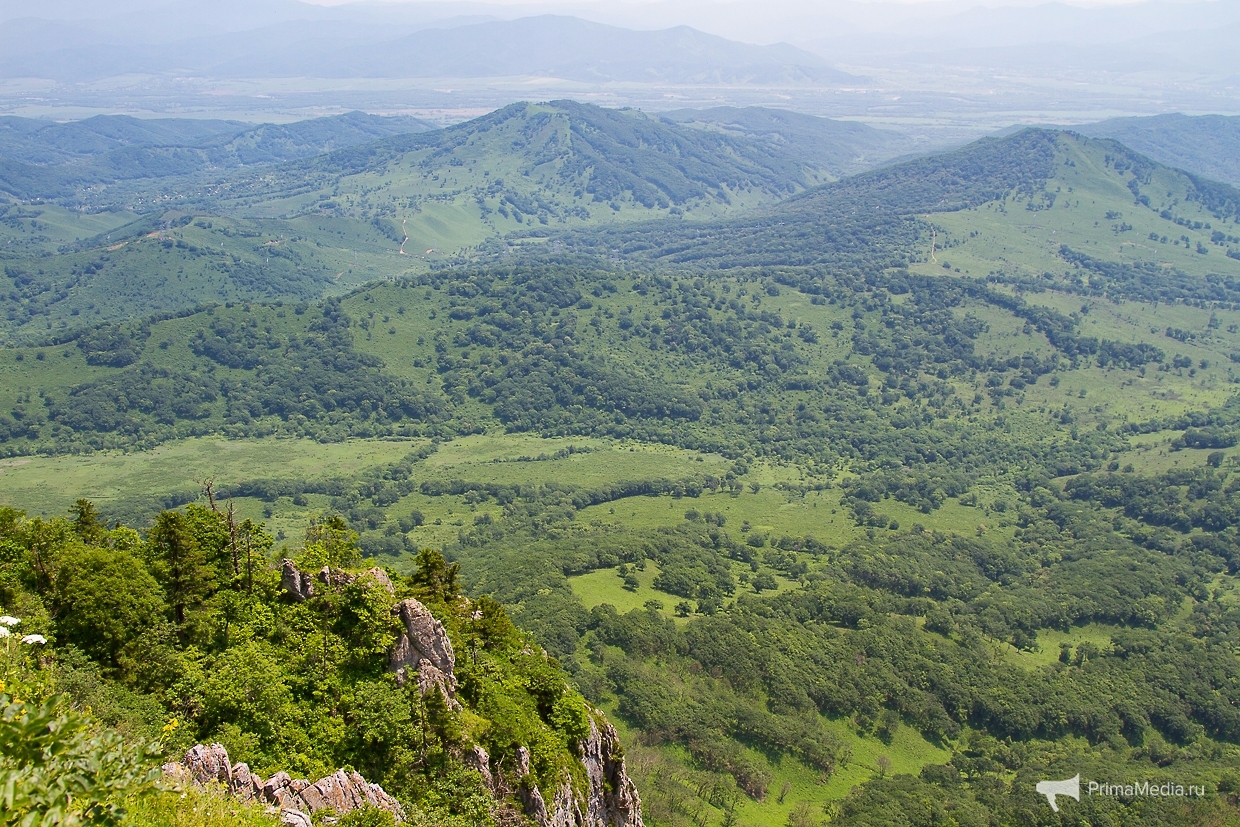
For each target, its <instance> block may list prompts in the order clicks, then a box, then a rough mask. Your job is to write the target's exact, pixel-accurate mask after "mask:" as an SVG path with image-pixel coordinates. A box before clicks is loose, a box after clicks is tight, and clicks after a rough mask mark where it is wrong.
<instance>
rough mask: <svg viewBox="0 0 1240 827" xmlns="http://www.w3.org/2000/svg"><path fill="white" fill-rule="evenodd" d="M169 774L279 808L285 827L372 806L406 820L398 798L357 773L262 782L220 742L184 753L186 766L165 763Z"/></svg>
mask: <svg viewBox="0 0 1240 827" xmlns="http://www.w3.org/2000/svg"><path fill="white" fill-rule="evenodd" d="M164 773H165V774H166V775H169V776H172V777H180V778H184V779H186V780H188V781H191V782H193V783H195V784H198V785H201V786H206V785H208V784H221V785H223V786H224V787H225V788H226V789H227V790H228V792H229V793H230V794H231V795H233V796H235V797H237V798H239V799H241V800H242V801H258V802H262V803H264V804H267V805H269V806H270V807H272V808H273V809H275V810H278V811H279V812H280V818H281V820H282V821H283V822H284V823H285V824H289V825H296V827H302V825H304V827H309V825H310V824H311V819H310V816H311V815H312V814H313V813H317V812H319V811H321V810H326V811H329V812H334V813H336V814H338V815H343V814H344V813H350V812H353V811H354V810H361V809H365V808H367V807H375V808H377V809H380V810H386V811H388V812H389V813H392V814H393V815H394V816H396V820H397V821H398V822H400V821H403V820H404V812H403V811H402V810H401V806H400V803H399V802H398V801H397V800H396V799H395V798H392V796H390V795H388V794H387V793H386V792H384V790H383V788H382V787H380V786H379V785H378V784H370V783H368V782H367V781H366V779H365V778H362V776H360V775H358V774H357V773H355V772H345V771H344V770H339V771H337V772H335V773H333V774H331V775H329V776H326V777H325V778H320V779H319V780H318V781H314V782H311V781H307V780H305V779H302V778H292V777H290V776H289V774H288V773H286V772H278V773H276V774H275V775H273V776H271V778H268V779H267V780H266V781H263V779H261V778H259V777H258V776H257V775H255V774H254V773H252V772H250V768H249V767H248V766H246V765H245V764H235V765H234V764H230V763H229V760H228V752H227V750H225V749H224V747H223V746H222V745H220V744H212V745H210V746H204V745H202V744H198V745H197V746H195V747H193V748H192V749H191V750H190V751H189V752H187V753H185V758H184V760H183V761H182V762H181V763H179V764H177V763H174V764H165V765H164Z"/></svg>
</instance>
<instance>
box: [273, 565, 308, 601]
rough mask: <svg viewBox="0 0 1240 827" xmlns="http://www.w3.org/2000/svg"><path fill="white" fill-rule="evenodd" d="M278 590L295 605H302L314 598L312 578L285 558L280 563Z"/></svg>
mask: <svg viewBox="0 0 1240 827" xmlns="http://www.w3.org/2000/svg"><path fill="white" fill-rule="evenodd" d="M280 588H281V589H283V590H284V593H285V594H286V595H288V596H289V597H291V598H292V599H293V600H294V601H296V602H297V603H304V602H306V601H307V600H309V599H310V598H312V597H314V578H312V577H311V576H310V575H309V574H308V573H306V572H303V571H300V570H299V569H298V568H297V566H296V564H294V563H293V561H292V560H289V559H287V558H286V559H285V560H284V562H282V563H280Z"/></svg>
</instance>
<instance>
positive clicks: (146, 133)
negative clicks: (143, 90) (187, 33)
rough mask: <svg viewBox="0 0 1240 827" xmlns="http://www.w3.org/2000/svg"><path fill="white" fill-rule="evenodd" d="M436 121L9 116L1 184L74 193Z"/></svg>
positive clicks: (286, 155) (258, 161)
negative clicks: (48, 119) (61, 120)
mask: <svg viewBox="0 0 1240 827" xmlns="http://www.w3.org/2000/svg"><path fill="white" fill-rule="evenodd" d="M431 128H432V127H431V126H430V125H429V124H427V123H425V122H423V121H420V120H418V119H416V118H410V117H379V116H376V115H367V114H364V113H362V112H350V113H347V114H344V115H336V116H330V117H323V118H314V119H311V120H306V121H298V122H296V123H292V124H261V125H258V126H254V125H252V124H244V123H240V122H236V121H193V120H187V119H156V120H149V121H142V120H138V119H136V118H130V117H127V116H119V115H118V116H103V115H100V116H97V117H94V118H88V119H86V120H83V121H73V122H69V123H66V124H47V123H42V122H39V121H34V120H29V119H22V118H6V119H4V121H3V123H0V192H2V193H7V194H9V195H11V196H14V197H16V198H20V199H25V200H30V199H40V200H42V199H56V200H73V199H74V197H75V196H76V195H77V194H78V193H79V192H80V191H81V190H83V189H87V188H90V189H99V188H101V187H106V186H107V185H109V184H115V183H117V182H121V181H135V180H145V179H160V178H170V177H175V178H178V179H184V178H186V177H188V176H193V175H194V174H195V173H203V172H208V173H212V174H218V173H219V171H221V170H227V169H230V168H235V167H241V166H251V165H262V164H273V163H278V162H281V161H290V160H294V159H299V158H307V157H310V156H312V155H318V154H320V153H324V152H329V151H332V150H336V149H340V148H342V147H349V146H355V145H357V144H362V143H367V142H370V141H374V140H377V139H379V138H383V137H387V136H391V135H400V134H406V133H410V132H424V131H427V130H429V129H431ZM143 185H145V186H149V184H146V183H144V184H143ZM180 185H181V186H184V185H185V184H184V181H181V182H180Z"/></svg>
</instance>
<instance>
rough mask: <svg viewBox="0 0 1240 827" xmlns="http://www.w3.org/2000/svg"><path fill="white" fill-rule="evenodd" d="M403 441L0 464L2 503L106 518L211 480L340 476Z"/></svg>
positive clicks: (177, 448) (280, 442)
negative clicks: (79, 504) (133, 502)
mask: <svg viewBox="0 0 1240 827" xmlns="http://www.w3.org/2000/svg"><path fill="white" fill-rule="evenodd" d="M410 447H411V445H410V443H408V442H404V443H397V442H386V441H383V440H353V441H350V442H342V443H333V444H326V445H324V444H320V443H318V442H314V441H312V440H307V439H250V440H227V439H222V438H196V439H186V440H181V441H178V442H171V443H167V444H165V445H162V446H160V447H158V448H155V449H153V450H150V451H140V452H132V453H121V452H106V453H98V454H90V455H83V456H53V457H46V456H34V457H18V458H13V459H6V460H0V502H4V503H5V504H8V505H12V506H14V507H17V508H22V509H25V510H26V511H28V512H29V513H30V514H32V515H33V514H45V515H58V514H63V513H64V512H65V510H66V509H68V507H69V506H70V505H71V504H72V503H73V501H74V500H75V499H77V498H78V497H87V498H89V499H91V500H94V501H95V503H96V504H97V505H98V506H99V507H100V508H101V509H102V510H104V511H105V512H106V511H107V506H108V503H109V502H110V501H113V500H115V499H118V498H120V497H133V496H141V495H163V494H167V493H169V492H170V491H180V490H184V489H186V488H193V487H195V485H196V483H197V481H199V480H206V479H208V478H214V479H215V482H216V484H217V485H219V486H223V485H227V484H229V483H234V482H239V481H241V480H245V479H255V478H267V477H273V478H286V479H314V478H322V477H329V476H343V475H347V474H350V473H355V472H356V471H359V470H361V469H363V468H366V467H370V466H373V465H378V464H381V463H383V462H388V461H391V460H394V459H397V458H399V457H400V456H401V455H403V454H404V453H406V452H407V451H408V450H409V449H410Z"/></svg>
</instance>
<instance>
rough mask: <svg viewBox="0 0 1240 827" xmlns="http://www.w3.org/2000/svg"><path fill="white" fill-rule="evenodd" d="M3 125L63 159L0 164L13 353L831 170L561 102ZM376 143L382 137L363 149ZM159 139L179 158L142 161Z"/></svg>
mask: <svg viewBox="0 0 1240 827" xmlns="http://www.w3.org/2000/svg"><path fill="white" fill-rule="evenodd" d="M10 126H12V127H13V130H15V132H20V133H21V134H20V135H17V134H14V135H9V139H10V143H11V144H13V145H14V146H15V147H17V149H15V150H14V154H15V155H16V156H17V157H34V155H33V154H37V153H38V152H43V153H45V154H46V153H52V152H53V151H54V152H55V153H59V154H57V155H56V156H55V157H56V158H60V159H62V162H59V163H52V164H48V165H38V164H34V163H26V162H23V161H17V160H13V161H4V160H0V167H4V169H5V170H7V172H4V171H3V170H0V190H2V189H5V188H7V190H8V191H9V192H10V193H12V194H15V195H16V196H18V198H16V199H15V201H13V202H10V203H4V202H3V201H0V260H2V261H3V265H2V267H0V294H3V295H6V296H7V298H8V301H9V304H8V305H7V307H6V310H7V312H6V313H5V314H4V315H5V318H3V319H0V335H12V336H18V337H20V338H21V339H22V340H24V341H31V340H32V337H44V338H46V337H54V338H64V337H65V336H67V335H71V332H72V331H74V330H78V329H81V328H82V327H89V326H91V325H93V324H98V323H100V322H111V321H118V320H125V319H131V318H135V317H142V316H145V315H147V314H150V313H168V312H180V311H183V310H186V309H188V308H190V307H193V306H194V305H196V304H198V303H209V302H212V301H233V300H239V299H240V300H244V299H262V300H271V299H278V298H288V299H298V300H300V299H305V298H312V297H317V296H321V295H323V294H325V293H333V292H334V293H339V292H343V291H345V290H348V289H350V288H352V287H355V286H357V285H359V284H362V283H365V282H368V281H373V280H378V279H384V278H392V277H398V276H406V275H411V274H416V273H421V272H426V271H427V269H428V268H429V267H431V266H433V265H435V264H437V263H441V262H443V261H444V260H445V259H446V258H448V257H450V256H452V255H454V254H456V253H457V252H458V251H460V250H462V249H469V248H472V247H474V246H475V245H478V244H480V243H482V242H485V241H487V240H489V239H495V238H497V237H508V236H510V237H515V238H531V237H534V238H537V237H545V236H547V235H549V234H551V233H553V232H555V231H556V230H561V229H564V228H567V227H571V226H580V225H602V224H611V223H630V222H632V221H634V220H638V219H643V218H652V217H664V218H666V217H669V216H670V217H678V218H679V217H687V218H693V219H709V218H712V217H719V216H724V215H734V214H740V213H743V212H745V211H747V210H749V209H752V208H753V207H756V206H760V205H764V204H770V203H774V202H776V201H778V200H779V199H781V198H785V197H787V196H788V195H791V194H793V193H795V192H797V191H800V190H802V189H804V188H806V187H808V186H811V185H813V184H814V183H815V182H816V181H818V180H819V179H820V178H823V177H827V173H828V172H829V171H831V168H828V169H827V170H823V169H821V168H820V167H819V166H818V165H817V164H816V162H814V161H813V160H808V161H807V160H803V159H802V158H801V157H800V155H799V153H800V152H801V150H803V149H805V148H806V147H808V146H811V145H812V144H813V140H811V139H810V138H804V139H802V140H800V142H799V143H797V144H796V145H790V144H787V143H784V142H780V141H770V140H766V139H762V140H759V139H756V138H752V137H747V136H738V135H734V134H728V133H724V132H721V131H714V130H705V129H699V128H692V127H688V126H681V125H677V124H674V123H671V122H668V121H664V120H660V119H658V118H655V117H651V116H648V115H645V114H643V113H641V112H637V111H633V110H614V109H602V108H599V107H596V106H590V105H583V104H577V103H573V102H571V101H561V102H557V103H551V104H515V105H513V106H509V107H507V108H505V109H502V110H499V111H497V112H494V113H491V114H489V115H487V116H484V117H482V118H479V119H477V120H474V121H470V122H467V123H464V124H459V125H457V126H454V127H451V128H448V129H443V130H436V131H424V132H421V133H417V134H415V133H413V132H412V130H413V129H415V128H416V127H417V126H418V124H416V123H412V124H411V123H409V122H408V121H405V120H400V119H387V118H375V117H372V116H365V115H345V116H340V117H338V118H324V119H320V120H314V121H306V122H301V123H297V124H290V125H285V126H274V125H266V126H261V127H257V128H254V129H247V130H244V131H241V132H238V133H231V134H230V133H228V132H226V131H223V130H226V129H228V128H229V124H227V123H215V124H213V125H212V124H208V125H206V126H201V127H192V128H191V126H187V125H185V124H183V123H181V122H167V123H163V122H149V123H148V122H140V121H134V120H132V119H114V120H104V121H99V120H98V119H95V120H94V121H93V122H92V121H87V122H82V123H81V124H67V125H60V126H49V125H40V126H39V128H38V129H33V127H32V126H31V122H29V121H13V122H11V123H10ZM32 129H33V131H31V130H32ZM195 129H197V130H198V132H195V131H194V130H195ZM22 130H25V131H24V132H23V131H22ZM385 132H386V133H390V132H400V133H401V134H397V135H390V134H389V136H388V137H386V138H382V139H380V140H369V138H373V137H375V136H376V135H379V134H384V133H385ZM828 132H829V130H825V131H824V132H823V135H822V136H820V137H822V138H823V140H826V137H825V136H826V135H827V133H828ZM190 133H193V134H192V135H191V134H190ZM178 134H181V135H183V136H185V138H186V140H189V139H190V138H193V139H194V140H195V141H197V143H195V144H193V145H186V146H158V145H151V144H153V143H158V142H162V141H166V140H172V139H173V138H175V136H176V135H178ZM204 135H205V136H206V137H203V136H204ZM212 135H213V137H212ZM871 137H874V138H875V139H876V140H877V141H878V142H879V144H880V145H881V144H882V142H883V141H886V140H888V138H887V136H885V135H884V134H883V133H879V132H877V131H876V130H868V131H866V130H863V131H862V133H861V134H860V135H856V136H854V137H853V139H852V140H853V143H852V146H853V149H854V150H856V151H861V150H862V145H863V144H864V143H865V142H866V141H867V140H868V139H869V138H871ZM359 141H364V143H358V142H359ZM23 142H24V143H23ZM19 144H20V146H18V145H19ZM348 144H357V145H355V146H348V147H347V148H343V149H341V148H339V147H341V146H342V145H348ZM23 147H24V148H23ZM333 147H337V148H336V149H335V150H334V151H331V152H319V150H324V149H331V148H333ZM310 152H317V153H318V154H315V155H314V156H313V157H311V158H304V159H302V160H295V161H286V162H284V163H280V161H281V159H288V158H298V157H301V156H304V155H306V154H307V153H310ZM23 153H25V154H23ZM32 153H33V154H32ZM811 155H812V153H811ZM77 156H80V157H77ZM40 157H42V156H40ZM35 195H41V199H36V200H32V198H33V197H34V196H35ZM53 195H54V196H55V197H54V198H52V196H53ZM45 198H51V199H52V200H51V202H50V203H49V201H47V200H42V199H45Z"/></svg>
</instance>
